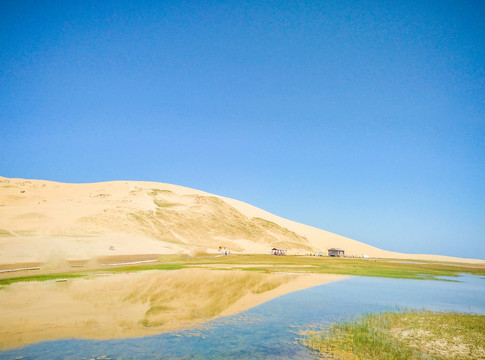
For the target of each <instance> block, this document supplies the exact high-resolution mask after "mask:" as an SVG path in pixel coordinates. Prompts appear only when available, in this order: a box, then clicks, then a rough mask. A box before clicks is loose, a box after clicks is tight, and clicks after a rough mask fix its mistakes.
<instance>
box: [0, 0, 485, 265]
mask: <svg viewBox="0 0 485 360" xmlns="http://www.w3.org/2000/svg"><path fill="white" fill-rule="evenodd" d="M484 18H485V2H483V1H469V0H460V1H448V0H440V1H433V0H431V1H386V0H383V1H365V0H364V1H346V0H338V1H284V0H278V1H240V0H239V1H230V0H228V1H210V0H209V1H161V0H159V1H143V0H137V1H109V0H108V1H90V0H83V1H68V0H65V1H60V0H59V1H49V0H46V1H25V0H2V1H1V2H0V176H5V177H12V178H27V179H43V180H53V181H61V182H72V183H85V182H98V181H110V180H143V181H158V182H166V183H171V184H177V185H183V186H187V187H191V188H195V189H199V190H204V191H207V192H211V193H214V194H218V195H222V196H227V197H231V198H235V199H238V200H241V201H244V202H247V203H250V204H252V205H254V206H257V207H259V208H262V209H264V210H267V211H269V212H271V213H274V214H276V215H279V216H282V217H284V218H288V219H291V220H294V221H298V222H301V223H304V224H308V225H312V226H315V227H318V228H321V229H325V230H327V231H331V232H334V233H337V234H340V235H344V236H347V237H350V238H353V239H355V240H358V241H362V242H365V243H368V244H371V245H373V246H377V247H379V248H383V249H386V250H392V251H399V252H407V253H432V254H442V255H452V256H461V257H470V258H481V259H485V93H484V89H485V86H484V85H485V71H484V68H485V56H484V55H485V46H484V45H485V44H484V41H485V22H484V21H483V19H484Z"/></svg>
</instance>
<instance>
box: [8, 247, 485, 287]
mask: <svg viewBox="0 0 485 360" xmlns="http://www.w3.org/2000/svg"><path fill="white" fill-rule="evenodd" d="M212 265H213V267H211V266H212ZM217 265H227V266H226V267H225V268H226V269H227V270H229V269H237V270H241V271H252V272H281V273H284V272H287V273H320V274H339V275H357V276H377V277H387V278H400V279H419V280H442V281H443V279H440V278H439V277H441V276H447V277H456V278H457V277H458V276H459V275H460V274H462V273H468V274H474V275H482V276H483V275H485V266H483V265H474V264H459V263H441V262H424V261H423V262H419V263H412V262H409V263H402V262H396V261H395V260H392V259H355V258H354V259H351V258H330V257H316V256H271V255H231V256H223V257H221V256H219V257H217V256H210V255H209V256H198V257H197V256H196V257H189V256H186V257H183V256H180V255H162V256H160V257H159V260H158V262H154V263H150V264H133V265H125V266H116V267H110V268H108V267H105V266H104V267H102V268H100V267H98V268H97V269H93V268H92V269H85V270H83V273H82V274H81V273H79V272H78V271H77V272H76V271H73V272H65V271H64V272H62V273H53V272H52V271H50V272H49V273H48V274H39V275H31V276H20V277H16V275H13V274H12V275H11V277H8V278H4V279H0V287H1V286H6V285H8V284H11V283H14V282H20V281H45V280H52V279H60V278H72V277H80V276H84V275H88V274H96V273H100V272H101V273H107V272H109V273H119V272H138V271H144V270H179V269H184V268H195V267H200V266H204V267H208V268H212V269H214V270H216V269H217V270H220V271H222V270H223V269H221V268H217ZM43 270H45V269H41V271H43ZM445 281H450V280H445Z"/></svg>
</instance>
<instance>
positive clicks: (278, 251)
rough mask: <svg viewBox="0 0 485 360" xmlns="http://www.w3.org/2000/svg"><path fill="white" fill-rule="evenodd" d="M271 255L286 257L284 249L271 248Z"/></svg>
mask: <svg viewBox="0 0 485 360" xmlns="http://www.w3.org/2000/svg"><path fill="white" fill-rule="evenodd" d="M271 254H273V255H276V256H285V255H286V249H277V248H272V249H271Z"/></svg>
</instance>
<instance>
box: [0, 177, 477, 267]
mask: <svg viewBox="0 0 485 360" xmlns="http://www.w3.org/2000/svg"><path fill="white" fill-rule="evenodd" d="M219 246H224V247H226V248H228V249H230V250H231V251H232V252H240V253H267V252H268V250H269V249H270V248H272V247H282V248H286V249H288V252H289V253H290V254H298V253H300V254H303V253H307V252H313V253H318V252H322V253H326V251H327V249H329V248H332V247H340V248H343V249H345V251H346V254H349V255H350V254H352V255H355V256H362V255H364V254H365V255H368V256H370V257H374V256H376V257H386V258H407V259H424V260H439V261H460V262H463V261H467V262H484V261H483V260H471V259H460V258H453V257H447V256H435V255H416V254H413V255H410V254H401V253H395V252H390V251H385V250H381V249H378V248H375V247H373V246H370V245H367V244H364V243H361V242H358V241H355V240H352V239H349V238H346V237H343V236H339V235H336V234H332V233H330V232H327V231H324V230H320V229H317V228H313V227H311V226H307V225H303V224H299V223H296V222H293V221H290V220H286V219H283V218H280V217H278V216H276V215H273V214H270V213H268V212H266V211H264V210H261V209H258V208H256V207H254V206H251V205H249V204H246V203H243V202H241V201H237V200H234V199H229V198H224V197H221V196H217V195H213V194H209V193H206V192H203V191H199V190H194V189H190V188H186V187H182V186H177V185H170V184H164V183H155V182H140V181H112V182H102V183H93V184H65V183H57V182H51V181H42V180H23V179H8V178H3V177H0V264H8V263H28V262H35V261H39V262H42V261H46V260H49V259H51V260H52V259H54V260H55V259H60V258H62V259H70V260H72V259H89V258H93V257H97V256H107V255H123V254H176V253H189V252H191V251H194V249H200V250H203V251H208V252H216V251H217V249H218V248H219Z"/></svg>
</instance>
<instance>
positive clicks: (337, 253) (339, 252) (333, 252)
mask: <svg viewBox="0 0 485 360" xmlns="http://www.w3.org/2000/svg"><path fill="white" fill-rule="evenodd" d="M328 256H338V257H341V256H345V251H343V250H342V249H339V248H331V249H328Z"/></svg>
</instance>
